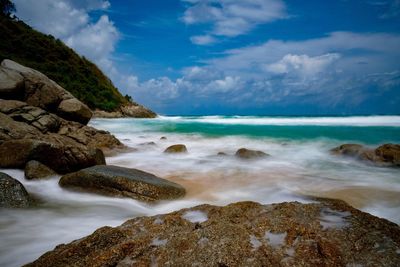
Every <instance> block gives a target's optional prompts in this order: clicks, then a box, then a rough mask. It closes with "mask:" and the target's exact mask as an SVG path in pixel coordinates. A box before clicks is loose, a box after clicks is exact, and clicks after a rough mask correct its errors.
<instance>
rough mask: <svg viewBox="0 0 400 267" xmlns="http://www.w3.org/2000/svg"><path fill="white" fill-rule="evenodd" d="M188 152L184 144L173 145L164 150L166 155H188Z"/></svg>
mask: <svg viewBox="0 0 400 267" xmlns="http://www.w3.org/2000/svg"><path fill="white" fill-rule="evenodd" d="M186 152H187V148H186V146H185V145H183V144H177V145H172V146H169V147H167V148H166V149H165V150H164V153H186Z"/></svg>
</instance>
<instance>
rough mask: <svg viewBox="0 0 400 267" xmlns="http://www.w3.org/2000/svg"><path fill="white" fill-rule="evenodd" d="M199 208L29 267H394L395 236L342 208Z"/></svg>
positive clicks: (142, 220)
mask: <svg viewBox="0 0 400 267" xmlns="http://www.w3.org/2000/svg"><path fill="white" fill-rule="evenodd" d="M316 201H318V202H314V203H310V204H301V203H298V202H290V203H280V204H272V205H261V204H258V203H254V202H239V203H235V204H231V205H228V206H225V207H218V206H211V205H201V206H197V207H193V208H190V209H183V210H180V211H176V212H172V213H169V214H166V215H157V216H153V217H139V218H135V219H132V220H129V221H127V222H125V223H124V224H122V225H121V226H119V227H115V228H112V227H103V228H100V229H98V230H96V231H95V232H94V233H93V234H91V235H89V236H87V237H85V238H83V239H79V240H76V241H73V242H71V243H69V244H66V245H64V244H62V245H59V246H57V247H56V248H55V249H54V250H53V251H50V252H47V253H45V254H44V255H43V256H41V257H40V258H39V259H37V260H36V261H34V262H33V263H31V264H28V266H398V265H399V262H400V253H399V246H400V228H399V226H398V225H396V224H394V223H391V222H389V221H387V220H384V219H380V218H377V217H375V216H372V215H370V214H368V213H364V212H361V211H359V210H357V209H354V208H352V207H350V206H349V205H347V204H346V203H345V202H343V201H339V200H329V199H316Z"/></svg>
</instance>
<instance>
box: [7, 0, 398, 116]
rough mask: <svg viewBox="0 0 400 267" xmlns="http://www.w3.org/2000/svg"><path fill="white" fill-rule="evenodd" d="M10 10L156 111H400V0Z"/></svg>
mask: <svg viewBox="0 0 400 267" xmlns="http://www.w3.org/2000/svg"><path fill="white" fill-rule="evenodd" d="M14 3H15V5H16V8H17V14H16V15H17V16H18V17H19V18H20V19H22V20H23V21H25V22H26V23H27V24H29V25H31V26H32V27H33V28H35V29H37V30H39V31H42V32H44V33H47V34H51V35H53V36H55V37H56V38H59V39H61V40H62V41H64V42H65V43H66V44H67V45H68V46H70V47H72V48H73V49H75V51H77V52H78V53H79V54H81V55H83V56H85V57H87V58H89V59H90V60H92V61H93V62H94V63H96V64H97V65H98V66H99V67H100V68H101V69H102V71H103V72H104V73H105V74H106V75H107V76H108V77H109V78H110V79H111V80H112V81H113V83H114V85H115V86H116V87H117V88H118V89H119V90H120V91H121V92H122V93H123V94H128V95H131V96H132V97H133V98H134V100H135V101H137V102H139V103H141V104H143V105H145V106H147V107H149V108H151V109H153V110H154V111H156V112H157V113H159V114H165V115H333V114H334V115H351V114H400V0H329V1H321V0H307V1H301V0H286V1H285V0H146V1H143V0H129V1H128V0H108V1H105V0H58V1H54V0H14Z"/></svg>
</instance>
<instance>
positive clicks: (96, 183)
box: [60, 166, 185, 201]
mask: <svg viewBox="0 0 400 267" xmlns="http://www.w3.org/2000/svg"><path fill="white" fill-rule="evenodd" d="M60 185H61V186H62V187H66V188H76V189H81V190H84V191H89V192H94V193H100V194H105V195H111V196H120V197H130V198H134V199H139V200H144V201H156V200H162V199H174V198H179V197H182V196H184V195H185V189H184V188H183V187H182V186H180V185H178V184H175V183H173V182H170V181H168V180H164V179H161V178H159V177H157V176H155V175H153V174H151V173H147V172H144V171H140V170H136V169H128V168H123V167H118V166H94V167H90V168H86V169H83V170H80V171H78V172H75V173H70V174H67V175H65V176H63V177H61V179H60Z"/></svg>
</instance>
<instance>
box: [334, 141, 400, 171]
mask: <svg viewBox="0 0 400 267" xmlns="http://www.w3.org/2000/svg"><path fill="white" fill-rule="evenodd" d="M331 153H333V154H336V155H344V156H350V157H354V158H356V159H360V160H363V161H365V162H370V163H373V164H375V165H378V166H389V167H396V166H400V145H398V144H384V145H381V146H379V147H378V148H376V149H370V148H366V147H364V146H362V145H359V144H343V145H341V146H338V147H336V148H333V149H331Z"/></svg>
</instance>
